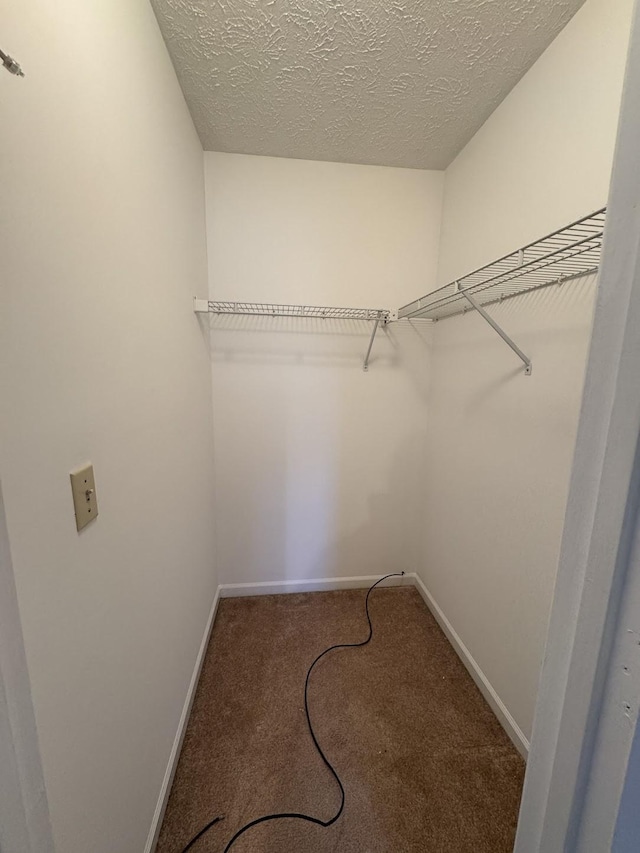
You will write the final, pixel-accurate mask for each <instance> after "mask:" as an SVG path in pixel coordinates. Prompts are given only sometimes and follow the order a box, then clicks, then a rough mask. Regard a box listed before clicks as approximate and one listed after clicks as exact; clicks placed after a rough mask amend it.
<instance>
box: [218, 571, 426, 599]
mask: <svg viewBox="0 0 640 853" xmlns="http://www.w3.org/2000/svg"><path fill="white" fill-rule="evenodd" d="M379 578H380V575H361V576H358V575H354V576H353V577H337V578H310V579H308V580H289V581H266V582H260V583H223V584H222V585H221V586H220V597H221V598H235V597H237V596H243V595H278V594H282V593H288V592H322V591H323V590H331V589H360V588H363V587H370V586H371V584H373V583H375V582H376V581H377V580H378V579H379ZM413 583H414V581H413V575H412V574H405V575H404V577H393V578H389V579H388V580H386V581H385V582H384V584H381V586H401V585H404V584H413Z"/></svg>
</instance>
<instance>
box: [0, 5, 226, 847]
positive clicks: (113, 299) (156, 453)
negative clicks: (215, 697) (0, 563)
mask: <svg viewBox="0 0 640 853" xmlns="http://www.w3.org/2000/svg"><path fill="white" fill-rule="evenodd" d="M2 47H3V49H6V50H9V51H10V52H11V53H12V54H13V55H15V56H16V58H17V59H18V60H19V61H20V62H21V63H22V65H23V68H24V70H25V72H26V75H27V76H26V77H25V78H24V79H23V80H19V79H16V78H13V77H10V76H9V75H8V74H6V73H5V72H4V71H3V72H2V73H1V74H0V90H1V95H0V97H1V100H2V133H1V134H0V186H1V187H2V205H1V206H0V219H1V223H0V235H1V236H0V243H1V245H0V278H1V281H2V285H1V291H0V298H1V300H2V308H1V310H0V350H1V354H0V399H1V400H2V407H3V412H2V419H1V426H0V429H1V430H2V433H1V438H2V440H1V442H0V474H1V478H2V485H3V490H4V498H5V506H6V517H7V524H8V530H9V537H10V542H11V550H12V556H13V567H14V571H15V581H16V588H17V597H18V602H19V606H20V611H21V620H22V629H23V633H24V641H25V648H26V657H27V663H28V668H29V673H30V680H31V689H32V696H33V703H34V709H35V719H36V725H37V729H38V734H39V739H40V746H41V754H42V763H43V769H44V778H45V782H46V786H47V793H48V799H49V807H50V812H51V821H52V826H53V833H54V838H55V842H56V848H57V850H58V851H59V853H87V851H92V853H116V851H117V853H140V851H141V850H142V849H143V847H144V844H145V839H146V836H147V832H148V831H149V826H150V823H151V819H152V815H153V811H154V807H155V805H156V800H157V797H158V793H159V791H160V786H161V783H162V779H163V775H164V772H165V768H166V764H167V760H168V757H169V752H170V749H171V745H172V742H173V739H174V736H175V734H176V728H177V725H178V720H179V717H180V713H181V710H182V705H183V702H184V700H185V696H186V693H187V688H188V685H189V680H190V676H191V673H192V670H193V666H194V662H195V660H196V655H197V652H198V647H199V644H200V640H201V638H202V634H203V631H204V627H205V623H206V619H207V615H208V613H209V608H210V606H211V602H212V599H213V595H214V591H215V588H216V583H217V581H216V577H215V574H214V571H213V565H212V563H213V554H212V551H213V534H212V522H211V518H212V515H213V475H212V460H213V447H212V415H211V383H210V371H209V359H208V352H207V346H206V341H205V339H204V337H203V335H202V330H201V329H200V328H199V326H198V322H197V320H196V318H195V317H194V315H193V313H192V304H191V297H192V296H193V294H194V293H199V294H200V295H201V296H204V295H205V293H206V287H207V285H206V275H207V273H206V245H205V228H204V192H203V162H202V150H201V146H200V143H199V141H198V138H197V136H196V134H195V132H194V129H193V126H192V123H191V119H190V117H189V113H188V111H187V108H186V105H185V103H184V101H183V98H182V94H181V92H180V89H179V87H178V84H177V82H176V79H175V75H174V72H173V68H172V65H171V62H170V60H169V58H168V56H167V53H166V50H165V46H164V43H163V41H162V39H161V37H160V33H159V31H158V28H157V25H156V21H155V19H154V16H153V13H152V11H151V8H150V6H149V4H148V2H146V0H93V2H91V3H86V2H82V0H60V2H58V3H56V4H55V9H53V7H52V6H51V4H50V3H47V2H45V0H33V2H30V3H22V2H19V0H8V2H7V0H5V2H3V3H2ZM87 460H91V461H92V462H93V464H94V466H95V472H96V481H97V490H98V504H99V508H100V515H99V518H98V519H97V521H95V522H94V523H92V524H91V525H90V526H89V527H87V528H86V529H85V530H84V531H82V533H81V534H80V535H79V534H78V533H77V532H76V529H75V523H74V514H73V507H72V503H71V491H70V485H69V471H70V470H72V469H73V468H75V467H76V466H78V465H80V464H82V463H84V462H85V461H87Z"/></svg>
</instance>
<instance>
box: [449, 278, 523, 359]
mask: <svg viewBox="0 0 640 853" xmlns="http://www.w3.org/2000/svg"><path fill="white" fill-rule="evenodd" d="M458 289H459V292H460V293H461V294H462V295H463V296H464V298H465V299H466V300H467V302H469V303H470V304H471V305H472V306H473V308H475V310H476V311H477V312H478V314H480V316H481V317H483V318H484V319H485V320H486V321H487V323H488V324H489V325H490V326H491V328H492V329H494V330H495V331H496V332H497V333H498V334H499V335H500V337H501V338H502V340H503V341H504V342H505V344H506V345H507V346H509V347H511V349H512V350H513V351H514V352H515V354H516V355H517V356H518V358H519V359H521V360H522V362H523V363H524V375H525V376H531V359H530V358H529V357H528V356H526V355H525V354H524V353H523V352H522V350H521V349H520V347H519V346H518V345H517V344H515V343H514V342H513V341H512V340H511V338H510V337H509V335H508V334H507V333H506V332H505V331H503V329H501V328H500V326H499V325H498V324H497V323H496V321H495V320H494V319H493V317H491V316H490V315H489V314H487V312H486V311H485V310H484V308H483V307H482V305H480V304H479V303H478V302H476V300H475V299H474V298H473V296H470V295H469V294H468V293H467V292H466V291H465V290H464V288H462V287H459V288H458Z"/></svg>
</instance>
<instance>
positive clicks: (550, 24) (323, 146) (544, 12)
mask: <svg viewBox="0 0 640 853" xmlns="http://www.w3.org/2000/svg"><path fill="white" fill-rule="evenodd" d="M583 2H584V0H152V5H153V6H154V8H155V11H156V15H157V17H158V20H159V22H160V26H161V29H162V32H163V34H164V37H165V40H166V42H167V45H168V47H169V51H170V53H171V56H172V58H173V62H174V65H175V67H176V70H177V73H178V77H179V79H180V83H181V85H182V88H183V90H184V93H185V96H186V99H187V102H188V104H189V107H190V109H191V113H192V115H193V118H194V121H195V124H196V127H197V128H198V132H199V134H200V138H201V140H202V143H203V145H204V147H205V149H208V150H211V151H231V152H237V153H242V154H267V155H272V156H278V157H297V158H302V159H313V160H334V161H341V162H348V163H373V164H380V165H387V166H410V167H414V168H422V169H442V168H444V167H445V166H447V165H448V164H449V163H450V162H451V160H452V159H453V158H454V157H455V155H456V154H457V153H458V152H459V151H460V149H461V148H462V147H463V146H464V145H465V144H466V143H467V142H468V140H469V139H470V138H471V137H472V136H473V134H474V133H475V131H476V130H477V129H478V128H479V127H480V125H481V124H482V123H483V122H484V121H485V119H486V118H487V117H488V116H489V115H490V114H491V112H492V111H493V110H494V109H495V107H496V106H497V105H498V104H499V103H500V101H501V100H502V99H503V98H504V97H505V95H506V94H507V93H508V92H509V91H510V90H511V89H512V88H513V86H514V85H515V83H517V81H518V80H519V79H520V77H521V76H522V75H523V74H524V72H525V71H526V70H527V69H528V68H529V67H530V66H531V65H532V64H533V62H535V60H536V59H537V58H538V56H540V54H541V53H542V52H543V50H544V49H545V48H546V47H547V46H548V45H549V43H550V42H551V41H552V40H553V39H554V37H555V36H556V35H557V34H558V33H559V32H560V30H561V29H562V27H563V26H564V25H565V24H566V23H567V22H568V21H569V19H570V18H571V16H572V15H573V14H574V13H575V12H576V11H577V10H578V9H579V8H580V6H581V5H582V3H583ZM550 94H551V93H550Z"/></svg>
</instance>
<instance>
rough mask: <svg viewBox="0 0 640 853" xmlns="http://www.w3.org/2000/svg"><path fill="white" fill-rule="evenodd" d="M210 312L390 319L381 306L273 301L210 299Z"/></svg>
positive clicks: (323, 317) (344, 318)
mask: <svg viewBox="0 0 640 853" xmlns="http://www.w3.org/2000/svg"><path fill="white" fill-rule="evenodd" d="M208 306H209V307H208V311H209V313H210V314H234V315H244V316H250V317H315V318H321V319H334V320H388V319H389V316H390V312H389V311H385V310H383V309H381V308H326V307H321V306H316V305H279V304H276V303H272V302H219V301H216V300H209V303H208Z"/></svg>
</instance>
